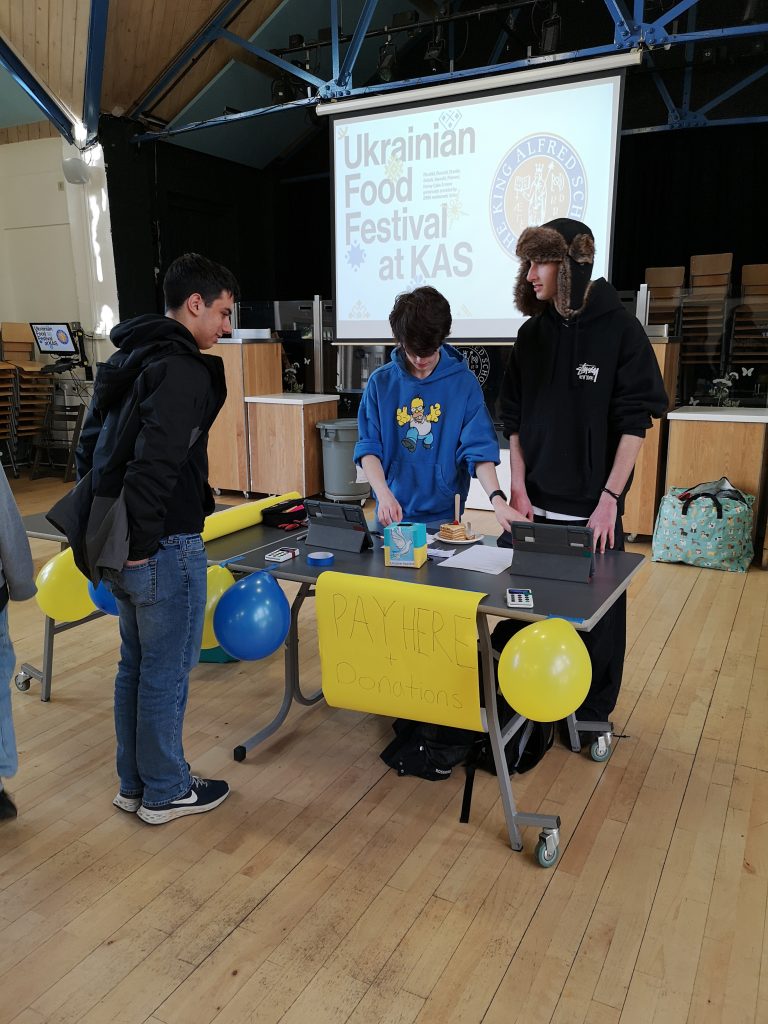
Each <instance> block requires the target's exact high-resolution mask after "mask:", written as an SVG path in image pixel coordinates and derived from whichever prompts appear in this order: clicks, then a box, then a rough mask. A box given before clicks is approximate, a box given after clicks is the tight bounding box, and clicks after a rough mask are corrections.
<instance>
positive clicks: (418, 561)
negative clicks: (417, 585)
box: [384, 523, 427, 569]
mask: <svg viewBox="0 0 768 1024" xmlns="http://www.w3.org/2000/svg"><path fill="white" fill-rule="evenodd" d="M426 560H427V527H426V526H425V525H424V523H395V524H393V525H392V526H385V527H384V564H385V565H394V566H397V565H399V566H409V567H411V568H413V569H418V568H419V567H420V566H422V565H424V563H425V562H426Z"/></svg>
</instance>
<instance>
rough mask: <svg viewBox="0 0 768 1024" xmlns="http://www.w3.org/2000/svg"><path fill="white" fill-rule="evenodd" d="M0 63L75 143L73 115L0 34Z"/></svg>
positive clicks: (71, 142)
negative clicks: (65, 109)
mask: <svg viewBox="0 0 768 1024" xmlns="http://www.w3.org/2000/svg"><path fill="white" fill-rule="evenodd" d="M0 64H2V66H3V67H4V68H5V70H6V71H7V72H8V73H9V74H10V76H11V78H13V80H14V81H15V82H16V84H17V85H20V86H21V88H22V89H23V90H24V92H25V93H26V94H27V96H29V98H30V99H31V100H32V101H33V103H35V104H36V105H37V106H38V107H39V108H40V110H41V111H42V112H43V113H44V114H45V116H46V117H47V118H48V120H49V121H50V122H51V124H53V125H55V126H56V128H57V129H58V130H59V131H60V132H61V134H62V135H63V136H64V138H65V139H66V140H67V142H69V143H70V145H74V144H75V136H74V128H75V126H74V121H73V119H72V117H71V116H70V115H69V114H67V113H66V112H65V111H64V109H63V108H62V107H61V106H59V104H58V103H57V102H56V100H55V99H54V98H53V96H51V94H50V93H49V92H48V91H47V90H46V89H45V88H44V87H43V85H42V84H41V83H40V82H39V81H38V80H37V78H35V76H34V75H33V74H32V72H31V71H30V70H29V68H28V67H27V65H26V64H25V63H24V62H23V61H22V60H21V58H19V57H17V56H16V54H15V53H14V51H13V50H12V49H11V47H10V46H9V45H8V43H7V42H6V41H5V39H3V38H2V36H0Z"/></svg>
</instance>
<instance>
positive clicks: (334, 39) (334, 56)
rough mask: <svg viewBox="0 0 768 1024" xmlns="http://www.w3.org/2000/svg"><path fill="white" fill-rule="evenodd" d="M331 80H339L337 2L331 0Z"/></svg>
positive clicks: (336, 0) (337, 0)
mask: <svg viewBox="0 0 768 1024" xmlns="http://www.w3.org/2000/svg"><path fill="white" fill-rule="evenodd" d="M331 78H332V79H333V81H334V82H337V81H338V79H339V0H331Z"/></svg>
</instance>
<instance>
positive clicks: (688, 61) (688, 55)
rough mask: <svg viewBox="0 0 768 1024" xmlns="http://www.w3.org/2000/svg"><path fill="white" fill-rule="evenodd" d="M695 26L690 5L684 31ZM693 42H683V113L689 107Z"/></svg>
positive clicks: (693, 11)
mask: <svg viewBox="0 0 768 1024" xmlns="http://www.w3.org/2000/svg"><path fill="white" fill-rule="evenodd" d="M695 28H696V8H695V7H691V9H690V10H689V11H688V18H687V22H686V31H688V32H693V31H694V30H695ZM694 49H695V47H694V44H693V43H686V44H685V73H684V75H683V113H684V114H687V113H688V111H689V110H690V109H691V88H692V86H693V55H694Z"/></svg>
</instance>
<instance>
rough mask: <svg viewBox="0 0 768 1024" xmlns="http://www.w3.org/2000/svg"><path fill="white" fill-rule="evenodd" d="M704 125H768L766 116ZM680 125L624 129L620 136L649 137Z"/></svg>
mask: <svg viewBox="0 0 768 1024" xmlns="http://www.w3.org/2000/svg"><path fill="white" fill-rule="evenodd" d="M704 124H705V125H706V127H708V128H714V127H717V126H722V125H738V124H768V115H767V116H765V117H763V116H762V115H761V116H759V117H719V118H716V119H714V120H710V121H705V122H704ZM681 127H683V126H682V125H675V124H654V125H650V126H649V127H648V128H625V129H624V130H623V131H622V132H621V135H622V136H624V135H649V134H650V133H651V132H669V131H675V130H679V129H680V128H681Z"/></svg>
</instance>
